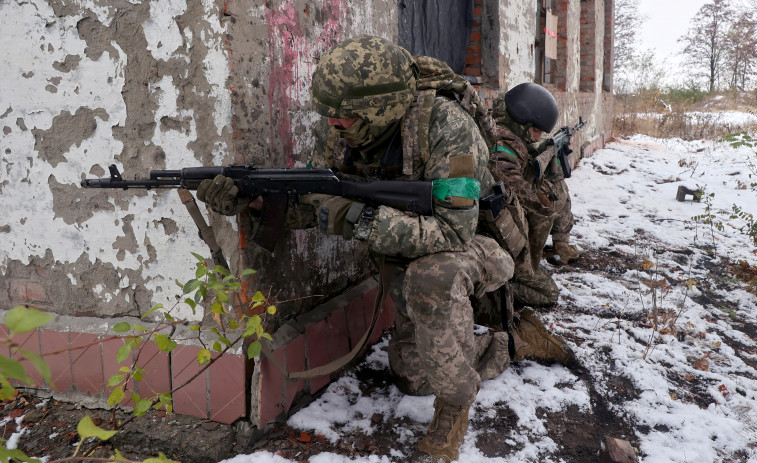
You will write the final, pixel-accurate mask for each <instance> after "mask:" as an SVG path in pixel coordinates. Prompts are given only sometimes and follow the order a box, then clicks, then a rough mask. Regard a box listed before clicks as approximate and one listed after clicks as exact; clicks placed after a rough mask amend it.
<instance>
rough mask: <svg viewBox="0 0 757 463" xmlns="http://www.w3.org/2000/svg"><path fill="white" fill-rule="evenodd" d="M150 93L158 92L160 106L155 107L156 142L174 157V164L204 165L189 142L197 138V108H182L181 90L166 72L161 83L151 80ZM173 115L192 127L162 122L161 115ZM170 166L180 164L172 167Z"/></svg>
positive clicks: (154, 140) (170, 157) (172, 161)
mask: <svg viewBox="0 0 757 463" xmlns="http://www.w3.org/2000/svg"><path fill="white" fill-rule="evenodd" d="M149 89H150V93H153V94H155V95H156V96H157V99H158V110H157V111H155V132H154V133H153V136H152V142H153V143H154V144H155V145H157V146H160V147H161V148H163V151H165V153H166V159H170V160H171V164H172V165H175V166H182V167H197V166H200V165H201V164H200V161H199V160H198V159H197V158H196V157H195V156H194V153H193V152H192V151H191V150H190V149H189V143H191V142H193V141H195V140H197V126H196V124H197V122H196V121H195V118H194V111H192V110H188V109H179V107H178V103H177V99H178V97H179V92H178V90H177V88H176V86H175V85H174V84H173V76H163V78H162V79H161V80H160V81H158V82H157V83H154V84H150V86H149ZM164 117H169V118H172V119H177V120H179V121H183V122H184V123H185V124H188V127H186V128H184V127H183V125H182V129H179V130H174V129H166V128H165V127H162V126H161V119H163V118H164ZM169 168H176V167H170V166H169Z"/></svg>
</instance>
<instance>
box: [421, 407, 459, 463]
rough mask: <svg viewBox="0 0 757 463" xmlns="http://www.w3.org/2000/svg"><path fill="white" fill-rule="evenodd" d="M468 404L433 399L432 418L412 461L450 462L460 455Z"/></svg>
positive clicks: (424, 462)
mask: <svg viewBox="0 0 757 463" xmlns="http://www.w3.org/2000/svg"><path fill="white" fill-rule="evenodd" d="M469 409H470V407H469V406H466V407H459V406H456V405H450V404H448V403H446V402H444V401H443V400H442V399H440V398H438V397H437V398H436V400H434V418H433V419H432V420H431V425H429V427H428V432H427V433H426V436H425V437H424V438H423V439H422V440H421V441H420V443H418V449H417V450H416V451H415V453H413V456H412V458H411V459H410V461H411V462H412V463H450V462H451V461H455V460H457V458H458V457H459V456H460V446H461V445H462V444H463V436H465V431H467V430H468V410H469Z"/></svg>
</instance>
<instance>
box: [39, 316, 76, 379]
mask: <svg viewBox="0 0 757 463" xmlns="http://www.w3.org/2000/svg"><path fill="white" fill-rule="evenodd" d="M40 341H41V343H42V355H43V356H44V359H45V361H46V362H47V365H48V366H49V367H50V379H52V381H53V384H49V385H48V386H50V388H51V389H52V390H54V391H57V392H64V391H67V390H68V389H69V388H70V387H71V385H72V384H73V383H74V380H73V375H72V374H71V356H70V351H69V345H68V332H67V331H66V332H59V331H54V330H46V329H41V330H40ZM53 352H57V353H55V354H52V355H49V354H51V353H53Z"/></svg>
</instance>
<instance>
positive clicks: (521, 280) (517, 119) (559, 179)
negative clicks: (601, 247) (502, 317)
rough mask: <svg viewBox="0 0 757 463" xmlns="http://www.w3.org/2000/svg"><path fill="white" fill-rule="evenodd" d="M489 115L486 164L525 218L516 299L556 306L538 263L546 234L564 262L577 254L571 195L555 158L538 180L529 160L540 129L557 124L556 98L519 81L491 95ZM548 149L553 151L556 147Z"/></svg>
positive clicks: (545, 130)
mask: <svg viewBox="0 0 757 463" xmlns="http://www.w3.org/2000/svg"><path fill="white" fill-rule="evenodd" d="M492 117H493V118H494V120H495V121H496V123H497V140H498V141H497V143H496V145H495V147H494V150H493V151H494V152H493V154H492V159H491V163H490V169H491V171H492V175H493V176H494V178H495V179H497V180H500V181H503V182H504V183H505V185H506V186H507V188H508V190H509V191H512V192H514V193H515V194H516V196H517V197H518V199H519V201H520V204H521V205H522V206H523V208H524V210H525V215H526V220H527V222H528V226H527V228H528V247H527V250H526V251H524V252H523V253H522V254H521V255H520V256H519V257H518V259H516V269H515V278H514V282H513V291H514V294H515V299H516V302H518V303H520V304H522V305H527V306H532V307H543V306H550V305H554V304H555V303H556V302H557V297H558V292H559V291H558V288H557V285H556V284H555V283H554V281H553V280H552V277H551V276H550V274H549V272H548V271H547V269H546V268H544V266H542V265H540V262H541V259H542V255H543V249H544V245H545V244H546V242H547V238H548V237H549V235H550V234H552V240H553V245H554V248H555V252H556V253H557V254H558V255H559V256H560V258H561V260H562V261H563V262H569V261H571V260H574V259H575V258H577V257H578V254H577V252H576V251H575V248H573V247H572V246H569V245H568V239H569V236H570V230H571V228H572V227H573V215H572V213H571V211H570V194H569V192H568V188H567V185H566V184H565V179H564V178H563V176H562V172H561V169H559V166H557V164H556V163H557V159H556V158H554V160H553V161H552V163H551V164H550V167H549V168H547V169H546V172H545V175H544V176H542V177H541V178H540V179H537V178H536V175H535V172H534V169H533V165H532V160H533V157H534V156H535V155H537V154H539V152H538V151H537V148H536V144H537V142H538V141H539V139H540V138H541V135H542V133H549V132H550V131H551V130H552V129H553V128H554V126H555V124H556V123H557V118H558V112H557V102H556V101H555V99H554V97H552V95H551V94H550V93H549V92H548V91H547V90H546V89H545V88H544V87H541V86H540V85H537V84H532V83H525V84H520V85H518V86H516V87H514V88H513V89H511V90H510V91H508V92H507V93H506V94H504V95H500V96H499V97H498V98H497V99H495V101H494V103H493V108H492ZM546 149H551V150H553V151H554V146H550V147H548V148H546ZM556 167H557V168H556Z"/></svg>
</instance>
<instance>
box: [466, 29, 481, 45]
mask: <svg viewBox="0 0 757 463" xmlns="http://www.w3.org/2000/svg"><path fill="white" fill-rule="evenodd" d="M468 41H469V42H480V41H481V33H480V32H478V31H474V32H471V34H470V40H468Z"/></svg>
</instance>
